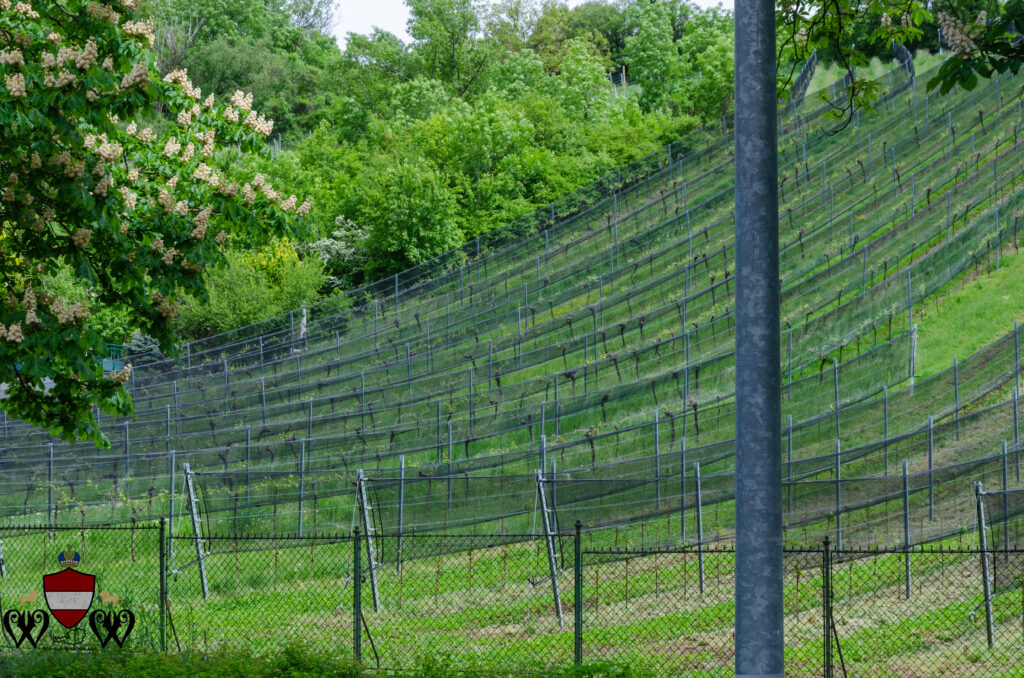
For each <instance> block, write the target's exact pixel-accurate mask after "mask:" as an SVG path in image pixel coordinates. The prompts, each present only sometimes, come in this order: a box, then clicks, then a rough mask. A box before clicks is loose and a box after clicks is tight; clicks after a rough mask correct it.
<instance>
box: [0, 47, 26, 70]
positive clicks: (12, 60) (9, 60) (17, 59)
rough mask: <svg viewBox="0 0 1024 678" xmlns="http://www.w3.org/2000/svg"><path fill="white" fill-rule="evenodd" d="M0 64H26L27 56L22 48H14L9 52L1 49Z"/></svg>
mask: <svg viewBox="0 0 1024 678" xmlns="http://www.w3.org/2000/svg"><path fill="white" fill-rule="evenodd" d="M0 64H3V65H5V66H24V65H25V57H23V56H22V54H21V50H20V49H17V48H15V49H12V50H10V51H9V52H5V51H2V50H0Z"/></svg>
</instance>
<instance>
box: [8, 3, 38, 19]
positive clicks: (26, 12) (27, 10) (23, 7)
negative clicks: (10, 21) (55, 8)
mask: <svg viewBox="0 0 1024 678" xmlns="http://www.w3.org/2000/svg"><path fill="white" fill-rule="evenodd" d="M14 13H15V14H21V15H22V16H24V17H27V18H29V19H38V18H39V12H37V11H35V10H34V9H32V5H30V4H28V3H27V2H19V3H18V4H17V5H15V6H14Z"/></svg>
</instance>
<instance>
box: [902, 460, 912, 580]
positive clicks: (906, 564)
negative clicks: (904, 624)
mask: <svg viewBox="0 0 1024 678" xmlns="http://www.w3.org/2000/svg"><path fill="white" fill-rule="evenodd" d="M903 569H904V572H905V574H906V577H905V580H906V581H905V584H906V587H905V588H906V596H907V600H910V473H909V472H908V470H907V460H906V459H904V460H903Z"/></svg>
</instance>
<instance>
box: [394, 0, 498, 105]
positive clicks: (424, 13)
mask: <svg viewBox="0 0 1024 678" xmlns="http://www.w3.org/2000/svg"><path fill="white" fill-rule="evenodd" d="M408 5H409V35H411V36H412V39H413V41H414V42H413V46H412V49H413V52H414V53H415V54H416V55H417V56H418V57H419V60H420V64H421V69H422V72H423V73H424V74H425V75H426V76H427V77H429V78H431V79H434V80H440V81H441V82H443V83H445V85H446V86H447V87H448V88H449V89H450V91H451V92H452V93H453V94H455V95H456V96H460V97H461V96H465V95H466V94H467V93H469V92H470V91H477V90H481V89H483V86H484V80H485V78H484V73H485V71H486V68H487V65H488V61H489V59H490V56H491V51H490V49H489V48H488V44H487V41H485V40H483V39H481V38H480V36H479V35H478V34H479V32H480V13H479V11H478V9H477V7H476V5H475V4H474V3H473V0H408Z"/></svg>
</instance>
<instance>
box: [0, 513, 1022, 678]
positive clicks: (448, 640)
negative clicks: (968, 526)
mask: <svg viewBox="0 0 1024 678" xmlns="http://www.w3.org/2000/svg"><path fill="white" fill-rule="evenodd" d="M581 527H582V526H579V525H577V527H576V530H575V532H569V533H565V532H563V533H561V534H557V535H552V538H551V539H550V540H549V539H546V538H544V536H543V535H521V536H520V537H519V539H518V540H513V541H510V540H509V535H494V536H492V535H409V534H406V535H402V536H401V537H399V536H398V535H390V534H389V535H384V534H372V535H366V534H360V533H359V532H358V530H354V531H353V532H352V533H347V534H337V535H317V536H313V537H310V536H304V537H297V536H293V537H283V536H276V537H274V536H269V535H241V534H231V535H209V536H207V537H206V538H204V540H203V541H202V542H201V544H202V548H203V551H202V553H203V555H204V561H205V572H206V574H205V577H206V579H207V581H206V586H207V587H208V589H209V597H208V598H204V596H203V588H204V586H203V582H202V581H201V578H202V577H203V575H202V573H201V572H200V570H199V568H198V567H197V566H196V562H192V563H189V564H185V565H182V566H179V567H177V568H176V569H173V570H169V571H168V570H165V563H166V550H167V539H166V531H165V530H164V525H163V524H162V522H161V523H160V524H146V525H139V526H136V527H131V528H129V527H93V528H89V527H86V528H82V527H54V528H46V527H38V526H37V527H27V528H22V527H2V528H0V558H2V568H0V575H2V576H0V600H2V603H3V615H0V616H2V618H3V627H4V630H3V631H2V635H3V639H4V640H3V642H2V647H3V648H5V650H8V651H14V650H18V651H21V652H31V651H35V650H39V649H63V650H94V649H97V648H99V647H100V644H101V642H102V640H103V637H104V635H110V633H109V631H110V627H111V626H112V627H113V629H114V631H113V636H114V640H113V642H117V644H121V643H123V646H124V647H125V648H129V649H136V650H138V649H153V650H162V651H169V652H178V651H207V650H211V649H215V648H218V647H244V648H247V649H248V650H249V651H252V652H255V653H258V652H273V651H278V650H280V649H281V648H283V647H285V646H286V645H288V644H289V643H292V642H302V643H305V644H307V645H309V646H312V647H314V648H316V649H318V650H320V651H324V652H330V653H333V654H338V655H344V656H350V657H353V658H356V659H359V660H360V661H362V662H363V664H364V665H365V666H366V667H367V669H368V670H371V671H374V670H378V669H379V670H382V671H385V670H386V671H390V672H399V673H401V672H406V671H408V672H415V671H417V670H418V669H421V668H422V667H423V666H424V665H426V664H431V665H434V666H443V667H445V668H446V669H447V670H450V671H465V672H470V673H472V672H473V671H474V670H482V669H484V668H486V669H490V670H498V671H502V672H509V673H514V674H516V675H528V674H542V673H544V672H550V671H553V670H555V669H559V668H569V667H571V666H572V665H573V664H574V663H575V664H583V665H587V664H594V663H598V662H606V661H611V662H616V663H621V664H628V665H630V666H631V667H632V668H633V669H634V670H635V672H636V674H637V675H652V676H661V675H665V676H668V675H692V676H717V675H728V674H730V672H731V670H732V662H733V638H732V628H733V622H734V616H733V610H734V607H733V599H734V595H735V580H734V575H733V568H734V561H735V559H734V555H735V554H734V551H733V550H732V549H731V548H729V547H726V546H721V545H713V546H711V547H710V548H709V546H708V545H707V544H706V543H704V542H703V541H693V542H684V543H682V544H679V545H676V546H672V547H669V548H658V549H652V548H636V547H634V546H633V545H632V544H629V543H625V542H624V541H623V542H622V543H616V541H617V540H618V537H617V536H615V535H614V534H612V533H607V532H583V531H582V529H581ZM179 547H180V545H179ZM189 550H191V549H189ZM76 552H77V553H78V554H79V555H80V559H79V561H78V562H77V564H76V565H75V567H74V568H73V569H75V570H77V571H78V572H80V573H82V574H85V575H93V576H95V586H94V596H93V599H92V600H91V601H90V607H89V609H88V610H87V611H88V612H89V614H88V617H83V619H82V621H81V622H79V623H78V624H76V625H74V626H73V627H72V628H70V629H68V628H65V627H64V626H63V625H62V624H61V623H59V622H58V621H57V620H56V618H52V619H51V618H50V615H52V612H48V609H49V608H52V607H53V603H54V600H55V599H54V598H52V594H51V593H50V591H49V589H47V588H46V587H47V586H49V584H44V580H43V576H44V575H50V574H54V573H57V572H60V571H62V570H65V569H68V568H65V567H64V566H63V564H62V563H59V562H58V556H60V555H63V556H64V559H65V560H69V559H70V558H71V554H73V553H76ZM371 554H372V557H371ZM784 563H785V565H784V569H783V576H784V582H785V588H784V591H785V594H784V595H785V598H784V600H785V629H786V665H787V675H791V676H820V675H825V676H832V675H836V676H838V675H853V676H866V675H870V676H886V675H892V676H897V675H898V676H906V675H914V676H947V675H959V676H990V675H1009V674H1012V673H1013V672H1014V671H1017V670H1019V666H1020V664H1021V662H1022V661H1024V642H1022V641H1024V609H1022V595H1024V584H1022V582H1024V548H1019V547H1014V548H997V549H989V548H988V545H987V544H986V543H985V542H984V541H982V542H981V546H980V547H979V546H975V544H974V538H973V536H972V537H969V538H967V539H966V540H965V539H964V538H963V537H961V538H960V539H959V541H958V542H956V543H946V544H943V545H942V546H941V547H939V546H935V547H930V548H912V549H899V550H891V549H890V550H886V549H867V550H849V549H848V550H839V549H836V548H835V547H834V545H833V544H831V543H830V542H829V540H828V538H826V539H825V540H824V543H823V544H822V545H821V546H819V547H811V548H787V549H786V550H785V560H784ZM552 573H554V580H553V579H552ZM986 577H987V578H986ZM556 582H557V584H559V586H557V587H555V586H553V584H554V583H556ZM123 611H128V612H130V613H131V616H132V625H131V626H132V628H130V629H129V628H128V623H127V621H126V620H127V618H128V617H127V616H126V613H125V612H123ZM559 612H561V618H562V619H563V620H564V625H563V624H560V623H559V619H560V615H559ZM97 615H98V616H97ZM43 618H46V619H48V620H49V621H48V623H44V622H42V621H41V620H42V619H43ZM118 618H120V619H121V620H122V621H123V622H124V623H122V624H121V625H120V626H118V624H117V623H114V624H109V622H108V627H104V621H103V620H104V619H107V620H110V619H118ZM92 626H96V628H95V629H94V628H92ZM126 629H127V633H126ZM26 634H27V636H28V637H27V638H23V637H22V636H25V635H26ZM108 640H110V639H108Z"/></svg>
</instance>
